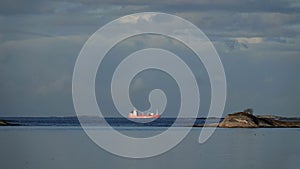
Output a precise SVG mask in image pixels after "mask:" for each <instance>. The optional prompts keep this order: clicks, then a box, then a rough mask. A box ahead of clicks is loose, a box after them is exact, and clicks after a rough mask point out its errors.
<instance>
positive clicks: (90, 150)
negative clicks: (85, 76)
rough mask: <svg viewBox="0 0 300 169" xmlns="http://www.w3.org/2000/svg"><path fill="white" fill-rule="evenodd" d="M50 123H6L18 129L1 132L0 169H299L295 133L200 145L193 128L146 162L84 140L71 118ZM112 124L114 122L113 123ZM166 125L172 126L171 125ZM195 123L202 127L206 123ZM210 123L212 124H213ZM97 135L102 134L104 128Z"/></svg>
mask: <svg viewBox="0 0 300 169" xmlns="http://www.w3.org/2000/svg"><path fill="white" fill-rule="evenodd" d="M55 118H56V117H53V118H52V119H49V118H48V119H47V118H40V119H39V118H27V119H26V118H21V119H20V118H19V119H12V118H10V119H8V120H11V121H15V122H16V123H19V124H21V122H22V124H21V125H20V126H1V127H0V148H1V153H0V168H3V169H21V168H22V169H37V168H38V169H110V168H116V169H118V168H120V169H121V168H122V169H123V168H124V169H127V168H129V169H153V168H155V169H166V168H170V169H177V168H178V169H179V168H182V169H195V168H205V169H207V168H222V169H235V168H236V169H253V168H258V169H259V168H262V169H266V168H278V169H279V168H285V169H296V168H297V169H298V168H299V163H300V161H299V159H300V146H299V144H300V129H298V128H256V129H240V128H236V129H222V128H218V129H217V130H216V131H215V133H214V134H213V135H212V137H210V138H209V139H208V140H207V141H206V142H205V143H203V144H199V142H198V137H199V133H200V132H201V130H208V128H193V129H192V130H191V132H190V133H189V134H188V135H187V136H186V137H185V138H184V139H183V141H182V142H181V143H179V144H178V145H177V146H175V147H174V148H173V149H171V150H169V151H167V152H165V153H163V154H161V155H158V156H154V157H150V158H143V159H131V158H125V157H120V156H117V155H114V154H111V153H109V152H107V151H105V150H104V149H102V148H100V147H99V146H98V145H96V144H95V143H94V142H93V141H92V140H91V139H90V138H89V137H88V136H87V135H86V134H85V132H84V131H83V129H82V128H81V127H80V125H79V123H78V121H77V122H76V119H75V118H74V119H73V122H71V121H72V120H71V119H70V117H69V119H68V120H62V119H60V120H61V121H59V120H58V119H57V118H56V119H55ZM53 119H55V120H53ZM57 120H58V121H57ZM111 120H112V119H111ZM114 120H116V119H113V120H112V121H114ZM165 120H167V121H169V123H170V124H171V123H172V119H165ZM197 120H198V122H202V123H203V122H204V121H205V120H204V119H197ZM211 120H212V122H213V121H216V120H217V119H211ZM46 121H47V122H48V123H46ZM54 121H56V122H54ZM63 121H64V122H63ZM108 121H109V120H108ZM112 121H111V123H110V124H111V125H112V126H114V127H116V128H117V129H118V130H119V131H121V132H124V133H127V134H132V135H139V134H145V133H146V134H148V135H153V134H155V133H157V132H160V131H164V130H166V129H167V128H168V126H169V124H168V125H162V121H163V119H161V120H159V121H154V122H153V123H154V124H155V125H154V124H152V125H149V124H148V126H147V125H145V124H144V126H135V125H132V124H131V122H129V123H128V124H127V122H128V121H125V122H126V123H124V124H123V125H122V122H120V121H118V120H116V121H114V123H113V122H112ZM188 122H189V120H185V121H183V122H182V123H180V124H182V125H186V124H188ZM62 123H64V125H63V124H62ZM46 124H47V125H46ZM95 124H97V125H99V124H100V126H98V127H100V128H101V123H95ZM102 129H103V130H105V127H104V128H102ZM174 131H175V132H176V128H175V130H174Z"/></svg>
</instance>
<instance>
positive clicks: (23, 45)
mask: <svg viewBox="0 0 300 169" xmlns="http://www.w3.org/2000/svg"><path fill="white" fill-rule="evenodd" d="M145 11H158V12H165V13H171V14H175V15H178V16H180V17H183V18H185V19H187V20H189V21H190V22H192V23H193V24H195V25H196V26H198V27H199V28H200V29H201V30H203V32H204V33H205V34H207V35H208V37H209V38H210V39H211V40H212V41H213V43H214V45H215V47H216V49H217V51H218V52H219V54H220V57H221V60H222V61H223V64H224V67H225V71H226V75H227V80H228V102H227V105H226V110H225V112H226V113H228V112H231V111H236V110H243V109H245V108H247V107H253V108H254V110H257V111H258V112H260V113H265V112H271V113H273V114H278V115H286V116H297V115H299V113H300V112H299V111H298V110H299V105H298V103H299V102H300V97H299V96H300V89H299V86H300V79H299V78H298V76H297V74H298V72H300V68H299V64H300V57H299V54H300V49H299V46H300V26H299V25H300V3H299V2H298V1H296V0H295V1H292V0H290V1H283V0H282V1H280V0H273V1H261V0H247V1H243V2H242V1H237V0H229V1H222V0H218V1H211V0H203V1H194V0H174V1H161V0H153V1H151V2H149V1H146V0H128V1H123V0H102V1H96V0H88V1H84V0H77V1H76V0H75V1H71V0H70V1H58V0H57V1H48V0H42V1H39V0H29V1H17V0H3V1H0V79H1V80H0V116H14V115H22V116H27V115H29V116H31V115H41V116H47V115H75V113H74V110H73V105H72V95H71V76H72V71H73V66H74V63H75V60H76V57H77V56H78V53H79V51H80V49H81V47H82V46H83V44H84V42H85V41H86V40H87V39H88V37H89V36H90V35H91V34H93V33H94V32H95V31H96V30H97V29H99V28H100V27H101V26H103V25H105V24H106V23H108V22H110V21H112V20H114V19H117V18H118V17H120V16H123V15H126V14H131V13H136V12H145ZM125 47H126V46H125Z"/></svg>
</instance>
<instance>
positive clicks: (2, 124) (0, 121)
mask: <svg viewBox="0 0 300 169" xmlns="http://www.w3.org/2000/svg"><path fill="white" fill-rule="evenodd" d="M7 125H8V123H7V122H5V121H3V120H0V126H7Z"/></svg>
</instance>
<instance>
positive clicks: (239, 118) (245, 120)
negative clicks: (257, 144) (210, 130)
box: [218, 112, 300, 128]
mask: <svg viewBox="0 0 300 169" xmlns="http://www.w3.org/2000/svg"><path fill="white" fill-rule="evenodd" d="M218 127H221V128H259V127H262V128H267V127H270V128H271V127H300V122H287V121H280V120H275V119H273V118H266V117H257V116H254V115H253V114H250V113H246V112H237V113H233V114H228V115H227V116H226V117H225V118H224V120H223V121H222V122H220V123H219V125H218Z"/></svg>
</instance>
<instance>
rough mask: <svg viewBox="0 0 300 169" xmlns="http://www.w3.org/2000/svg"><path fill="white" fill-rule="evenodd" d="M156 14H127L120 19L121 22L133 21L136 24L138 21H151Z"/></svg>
mask: <svg viewBox="0 0 300 169" xmlns="http://www.w3.org/2000/svg"><path fill="white" fill-rule="evenodd" d="M155 16H156V14H153V13H148V14H145V15H140V16H132V15H129V16H125V17H122V18H120V19H119V22H120V23H133V24H136V23H138V22H143V21H144V22H149V21H150V20H152V18H153V17H155Z"/></svg>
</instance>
